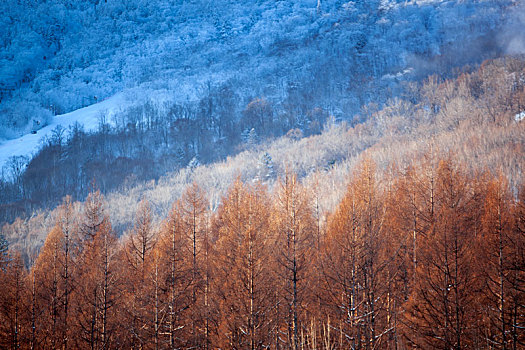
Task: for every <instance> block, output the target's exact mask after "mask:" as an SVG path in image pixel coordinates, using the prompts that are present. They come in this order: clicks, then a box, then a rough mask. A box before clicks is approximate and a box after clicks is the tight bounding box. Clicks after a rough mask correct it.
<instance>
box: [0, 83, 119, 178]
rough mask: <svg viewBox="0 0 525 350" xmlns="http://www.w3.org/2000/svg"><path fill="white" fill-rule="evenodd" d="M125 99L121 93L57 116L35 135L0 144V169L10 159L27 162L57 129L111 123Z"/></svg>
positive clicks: (90, 128)
mask: <svg viewBox="0 0 525 350" xmlns="http://www.w3.org/2000/svg"><path fill="white" fill-rule="evenodd" d="M125 102H126V99H125V97H124V94H123V93H118V94H116V95H114V96H112V97H110V98H108V99H106V100H104V101H101V102H99V103H96V104H93V105H91V106H88V107H84V108H81V109H78V110H76V111H73V112H70V113H66V114H62V115H57V116H55V117H54V118H53V119H52V121H51V123H50V124H49V125H47V126H45V127H43V128H42V129H40V130H38V132H37V133H36V134H32V133H29V134H26V135H23V136H22V137H19V138H16V139H12V140H7V141H5V142H3V143H1V144H0V169H2V168H3V167H8V163H9V160H10V159H11V157H19V156H23V157H27V159H28V160H29V159H30V158H31V157H32V156H33V155H34V154H35V153H36V152H37V151H38V150H39V149H40V147H41V144H42V142H43V141H44V140H45V139H46V138H50V137H51V136H52V134H53V131H54V130H55V129H56V128H57V127H62V128H64V129H65V130H67V129H69V128H70V127H72V126H73V125H74V124H75V123H79V124H81V125H82V126H83V127H84V130H85V131H94V130H96V129H97V128H98V126H99V123H100V121H101V118H102V117H103V116H105V117H106V119H107V122H110V121H111V115H113V114H114V113H115V112H117V111H118V110H119V109H121V108H122V106H123V105H124V104H125Z"/></svg>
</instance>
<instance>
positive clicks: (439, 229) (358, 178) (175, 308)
mask: <svg viewBox="0 0 525 350" xmlns="http://www.w3.org/2000/svg"><path fill="white" fill-rule="evenodd" d="M341 191H343V192H344V196H343V198H342V200H341V201H340V202H339V204H338V205H337V207H336V208H335V209H334V211H333V212H331V213H329V215H328V219H327V222H326V225H322V224H321V221H320V216H319V212H318V210H316V209H317V206H316V203H317V201H316V196H315V193H312V192H311V191H309V190H307V189H305V187H304V186H302V185H301V184H300V183H299V181H298V180H297V177H296V175H294V174H292V173H287V174H286V175H285V176H284V177H282V178H280V179H279V180H278V183H277V185H276V187H275V189H274V190H273V191H269V190H268V189H267V187H266V186H265V185H263V184H261V183H260V182H257V183H251V184H247V183H243V182H242V181H240V180H237V181H235V182H234V183H233V184H232V185H231V187H230V189H229V190H228V191H227V193H226V194H225V195H224V197H223V198H222V201H221V204H220V206H219V208H218V209H217V210H216V211H215V212H211V211H210V210H209V207H208V199H207V198H206V193H205V192H204V191H203V190H202V189H201V188H200V187H199V186H198V185H197V184H196V183H194V184H192V185H191V186H189V187H187V188H186V189H185V191H184V193H183V195H182V196H181V198H180V199H179V200H177V201H176V202H175V203H174V204H173V206H172V209H171V210H170V212H169V215H168V217H167V218H165V220H163V221H162V223H161V224H159V225H154V224H153V223H152V209H151V204H150V203H149V202H148V201H147V200H143V201H142V202H141V203H140V205H139V208H138V210H137V212H136V213H135V214H134V215H133V221H134V225H133V229H132V230H131V232H130V234H129V235H127V236H126V237H125V238H123V239H118V237H117V236H116V234H115V232H114V230H113V229H112V227H111V220H110V217H109V216H108V214H107V212H106V210H105V205H106V204H105V199H104V196H103V195H102V194H101V193H100V191H98V190H96V189H94V188H93V189H92V191H91V192H90V194H89V195H88V198H87V200H86V201H85V203H84V204H83V205H82V206H81V207H78V206H74V205H73V203H72V202H71V199H70V198H69V197H66V198H65V199H64V201H63V203H62V205H61V206H60V207H59V209H58V210H59V214H58V216H57V218H56V223H55V225H54V227H53V228H52V229H51V231H50V232H49V234H48V236H47V239H46V241H45V244H44V246H43V247H42V248H41V250H40V253H39V254H38V256H35V257H34V261H33V262H32V266H31V268H30V269H29V270H27V269H26V268H25V266H24V263H23V261H22V259H21V257H20V256H19V254H17V252H16V251H10V250H5V249H2V261H1V265H0V278H1V279H2V282H3V283H2V286H3V287H2V293H1V294H0V320H1V322H0V346H1V347H3V348H8V349H18V348H27V349H30V348H31V349H35V348H45V349H55V348H61V349H67V348H75V349H84V348H85V349H112V348H133V349H176V348H187V349H189V348H204V349H207V348H221V349H264V348H273V349H277V348H282V349H336V348H337V349H377V348H381V349H406V348H433V349H462V348H476V349H482V348H486V349H520V348H523V347H524V346H525V333H524V332H523V328H524V327H525V293H524V288H525V186H524V185H523V184H522V185H521V186H520V188H519V192H518V193H513V192H512V190H511V188H510V187H509V183H508V181H507V179H506V178H505V176H504V175H503V174H492V173H490V172H488V171H484V172H479V173H476V174H471V173H469V172H468V171H466V170H465V168H464V167H463V166H462V165H461V164H460V163H458V162H457V161H456V160H454V157H452V156H450V157H446V158H441V157H437V156H436V155H435V153H434V152H433V151H432V150H428V152H426V153H425V154H424V156H423V157H421V158H418V159H414V160H413V161H412V162H411V163H410V165H409V166H407V167H403V168H392V169H390V171H389V172H388V175H381V176H380V175H379V173H378V172H377V170H376V165H375V164H374V162H373V161H371V160H370V159H365V160H364V161H363V162H361V163H360V164H359V165H358V166H357V168H356V171H355V172H354V174H353V176H352V178H351V179H350V181H349V183H348V185H347V187H346V188H345V189H341Z"/></svg>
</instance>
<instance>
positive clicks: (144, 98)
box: [0, 0, 523, 222]
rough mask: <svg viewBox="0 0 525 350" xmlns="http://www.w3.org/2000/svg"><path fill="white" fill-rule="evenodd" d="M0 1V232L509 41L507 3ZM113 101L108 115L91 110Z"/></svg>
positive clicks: (513, 44) (333, 113) (512, 10)
mask: <svg viewBox="0 0 525 350" xmlns="http://www.w3.org/2000/svg"><path fill="white" fill-rule="evenodd" d="M0 6H4V8H3V10H4V12H5V13H6V14H8V15H7V16H5V17H3V19H2V20H3V21H5V23H4V24H5V26H4V27H5V28H8V30H6V31H4V32H2V43H3V45H2V46H0V47H1V51H0V56H1V60H2V62H3V63H4V64H2V65H1V67H2V70H1V71H0V84H2V86H3V87H2V97H1V98H2V100H1V101H0V114H1V118H0V124H1V125H0V138H1V137H3V138H7V139H11V140H10V141H4V142H3V143H2V144H0V152H1V159H4V160H7V161H8V162H7V166H5V165H6V163H5V162H4V163H3V164H4V166H3V167H2V179H0V188H2V192H3V194H4V195H3V196H2V198H0V222H6V221H7V222H12V220H14V218H15V217H16V216H23V217H28V216H30V215H31V214H32V213H33V212H34V211H35V210H38V209H39V208H46V207H53V206H55V205H57V204H58V203H59V202H60V200H61V198H62V197H63V196H64V195H67V194H70V195H73V196H74V197H75V198H76V199H79V200H82V199H84V198H85V197H86V196H87V194H88V189H89V184H90V183H91V182H92V181H93V179H96V180H97V181H98V183H99V186H100V188H101V190H102V191H103V192H105V193H109V192H111V191H114V190H116V189H118V187H119V186H120V185H121V183H122V180H123V179H125V182H126V183H128V184H130V183H133V182H135V181H139V182H140V181H149V180H159V179H160V178H161V177H162V176H164V175H165V174H166V173H168V172H173V171H177V170H179V169H183V168H185V167H187V166H188V165H190V163H191V164H196V163H200V164H210V163H212V162H215V161H222V160H224V159H226V157H228V156H232V155H235V154H237V153H238V152H240V151H243V150H245V149H249V148H250V147H252V146H254V145H257V144H259V143H261V142H262V143H264V142H265V140H271V139H273V138H276V137H281V136H283V135H285V134H286V133H288V132H289V131H290V130H294V133H296V134H297V131H299V133H301V134H302V135H304V136H309V135H315V134H319V133H320V132H321V130H322V129H323V125H324V124H325V123H326V122H327V120H328V119H329V118H335V120H336V121H337V122H340V121H346V122H348V123H349V124H351V125H354V124H356V123H359V122H362V121H363V120H364V118H366V115H367V113H366V112H365V113H361V111H362V108H364V107H365V106H367V105H368V104H370V103H375V104H377V105H378V106H379V108H381V107H382V106H383V105H384V104H385V103H386V102H387V101H388V99H392V98H396V97H397V98H400V97H402V96H403V94H407V93H410V82H414V83H418V82H419V83H420V82H421V79H424V78H425V77H426V76H427V75H428V74H431V73H436V74H438V75H440V76H442V77H452V76H455V75H457V74H458V70H460V71H461V70H463V71H466V72H468V71H470V70H471V69H472V67H469V66H465V65H466V64H472V65H473V66H475V65H476V64H479V63H480V62H482V60H484V59H487V58H492V57H498V56H499V55H502V54H518V53H520V52H521V51H520V50H521V49H520V48H521V47H522V46H523V45H522V44H523V37H522V35H521V31H520V30H516V28H520V26H521V25H522V24H523V23H522V21H521V20H522V18H521V17H520V13H522V9H521V6H520V3H519V2H515V1H503V2H502V1H472V2H470V1H461V2H451V1H412V2H406V1H399V2H396V1H381V2H380V1H362V2H361V1H356V2H347V3H344V2H340V1H321V2H316V1H311V2H308V1H300V2H285V1H281V2H274V1H257V2H243V3H237V2H235V1H223V2H214V3H213V5H212V4H210V3H209V2H208V1H194V2H185V3H182V4H172V3H168V2H165V1H148V2H143V1H139V0H134V1H127V2H126V4H125V5H124V4H122V3H121V2H120V1H111V0H110V1H104V2H99V1H93V2H90V3H86V2H74V1H73V2H61V1H58V0H57V1H45V2H44V1H42V2H15V1H7V2H3V3H2V5H0ZM19 13H24V14H25V15H24V16H18V14H19ZM49 23H52V25H51V26H50V25H49ZM111 96H115V97H111ZM119 96H126V98H125V100H124V101H122V103H120V104H119V106H118V110H117V111H116V113H110V112H111V111H106V110H105V108H104V107H103V106H104V105H105V104H106V103H107V101H108V100H106V99H109V101H111V100H113V99H115V98H119ZM100 101H102V102H100ZM86 105H93V107H92V108H90V109H88V110H91V111H94V110H99V107H102V108H100V114H99V115H98V116H97V119H98V120H97V123H96V124H94V119H93V117H94V115H92V114H91V116H87V115H86V117H88V118H91V119H86V120H85V121H84V120H82V119H83V118H84V117H83V114H82V113H83V111H85V110H84V109H79V110H78V112H74V115H75V117H74V119H75V120H76V121H79V124H75V127H72V128H67V127H66V126H67V125H69V126H71V123H63V122H61V120H65V119H68V118H69V119H71V120H72V119H73V118H70V117H68V116H70V115H69V114H64V115H63V113H66V112H69V111H73V110H76V109H78V108H81V107H85V106H86ZM97 106H98V107H97ZM374 108H375V107H374ZM97 113H98V112H97ZM54 114H57V116H53V115H54ZM58 124H60V125H62V126H64V127H65V129H66V130H62V129H56V125H58ZM82 124H85V125H84V126H82ZM95 125H96V128H94V126H95ZM40 128H43V129H42V130H39V129H40ZM52 130H55V134H56V133H58V134H60V135H59V137H58V138H57V137H55V136H56V135H55V136H53V134H52V133H51V135H50V132H51V131H52ZM35 131H36V134H32V133H31V132H35ZM49 136H51V137H49ZM21 144H22V145H23V147H19V146H20V145H21ZM37 147H38V150H37ZM24 153H25V154H24ZM20 155H24V156H26V157H27V158H20V157H18V158H12V157H14V156H20ZM31 157H33V158H31ZM49 164H53V166H52V167H50V166H48V165H49Z"/></svg>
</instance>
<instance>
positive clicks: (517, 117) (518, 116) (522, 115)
mask: <svg viewBox="0 0 525 350" xmlns="http://www.w3.org/2000/svg"><path fill="white" fill-rule="evenodd" d="M523 119H525V111H523V112H521V113H518V114H516V115H515V116H514V120H516V121H517V122H521V121H522V120H523Z"/></svg>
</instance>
